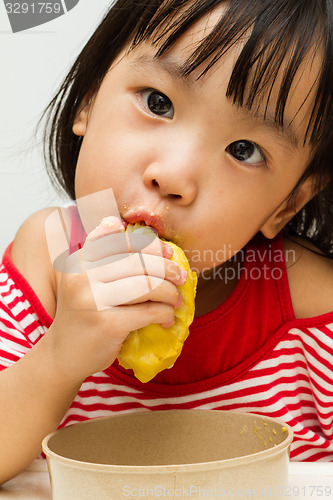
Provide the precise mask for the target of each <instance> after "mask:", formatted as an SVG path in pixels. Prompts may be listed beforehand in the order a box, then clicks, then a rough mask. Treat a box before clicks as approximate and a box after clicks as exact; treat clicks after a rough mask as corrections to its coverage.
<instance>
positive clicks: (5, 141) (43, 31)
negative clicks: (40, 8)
mask: <svg viewBox="0 0 333 500" xmlns="http://www.w3.org/2000/svg"><path fill="white" fill-rule="evenodd" d="M110 4H111V0H80V2H79V3H78V5H76V7H74V8H73V9H72V10H71V11H69V12H68V13H67V14H65V15H64V16H61V17H59V18H58V19H55V20H53V21H50V22H49V23H46V24H44V25H42V26H37V27H36V28H31V29H30V30H26V31H22V32H19V33H14V34H13V33H12V31H11V28H10V24H9V21H8V18H7V13H6V11H5V7H4V3H3V2H2V1H0V260H1V256H2V254H3V252H4V250H5V248H6V246H7V245H8V244H9V243H10V242H11V241H12V239H13V238H14V236H15V233H16V231H17V230H18V228H19V227H20V225H21V224H22V222H23V221H24V220H25V219H26V218H27V217H28V216H29V215H30V214H32V213H33V212H35V211H37V210H38V209H40V208H43V207H46V206H52V205H59V204H63V203H64V202H65V200H64V199H63V198H60V197H59V196H58V195H57V194H56V193H55V191H54V189H53V187H52V186H51V183H50V181H49V180H48V177H47V174H46V173H45V167H44V162H43V156H42V146H41V144H38V139H36V138H35V137H34V132H35V127H36V124H37V121H38V119H39V118H40V115H41V113H42V111H43V110H44V108H45V107H46V106H47V104H48V103H49V101H50V100H51V98H52V97H53V94H54V93H55V91H56V89H57V88H58V86H59V85H60V83H61V82H62V80H63V78H64V77H65V76H66V74H67V71H68V69H69V68H70V66H71V63H72V62H73V61H74V59H75V57H76V55H77V54H78V53H79V52H80V50H81V48H82V47H83V45H84V43H85V42H86V41H87V40H88V38H89V37H90V35H91V34H92V33H93V31H94V30H95V28H96V27H97V25H98V24H99V21H100V20H101V19H102V17H103V14H104V13H105V11H106V10H107V8H108V7H109V5H110ZM39 142H40V138H39Z"/></svg>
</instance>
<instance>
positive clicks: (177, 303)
mask: <svg viewBox="0 0 333 500" xmlns="http://www.w3.org/2000/svg"><path fill="white" fill-rule="evenodd" d="M182 303H183V297H182V295H181V294H178V298H177V302H176V309H178V307H180V306H181V305H182Z"/></svg>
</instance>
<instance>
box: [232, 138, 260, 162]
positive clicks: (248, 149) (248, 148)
mask: <svg viewBox="0 0 333 500" xmlns="http://www.w3.org/2000/svg"><path fill="white" fill-rule="evenodd" d="M226 151H227V152H228V153H229V154H230V155H231V156H233V157H234V158H235V159H236V160H238V161H241V162H243V163H247V164H248V165H259V166H260V165H262V164H263V163H264V164H266V157H265V155H264V153H263V152H262V150H261V148H260V147H259V146H258V145H257V144H255V143H254V142H251V141H245V140H241V141H235V142H233V143H232V144H229V146H228V147H227V149H226Z"/></svg>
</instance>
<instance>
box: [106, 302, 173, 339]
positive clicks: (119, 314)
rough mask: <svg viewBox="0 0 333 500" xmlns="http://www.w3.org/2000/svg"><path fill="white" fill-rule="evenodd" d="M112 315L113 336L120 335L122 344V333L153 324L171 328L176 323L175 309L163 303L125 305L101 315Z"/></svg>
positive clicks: (110, 309)
mask: <svg viewBox="0 0 333 500" xmlns="http://www.w3.org/2000/svg"><path fill="white" fill-rule="evenodd" d="M108 313H112V329H110V331H112V334H113V336H114V334H115V332H119V333H120V336H121V338H120V341H121V343H122V342H123V341H124V338H123V335H122V334H121V332H124V331H126V332H132V331H134V330H137V329H138V328H144V327H145V326H148V325H151V324H152V323H158V324H160V325H162V326H163V327H164V328H169V327H170V326H172V325H173V324H174V322H175V311H174V308H173V307H172V306H170V305H168V304H162V303H161V302H143V303H141V304H134V305H124V306H118V307H115V308H109V309H107V310H105V311H103V312H102V313H101V314H108Z"/></svg>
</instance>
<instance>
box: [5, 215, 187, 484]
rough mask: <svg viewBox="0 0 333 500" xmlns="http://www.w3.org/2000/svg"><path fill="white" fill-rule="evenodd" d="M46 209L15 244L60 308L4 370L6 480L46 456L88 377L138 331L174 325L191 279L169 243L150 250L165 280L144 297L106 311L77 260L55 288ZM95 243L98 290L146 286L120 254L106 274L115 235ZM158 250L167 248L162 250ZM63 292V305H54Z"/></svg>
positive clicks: (44, 297)
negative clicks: (50, 438) (44, 449)
mask: <svg viewBox="0 0 333 500" xmlns="http://www.w3.org/2000/svg"><path fill="white" fill-rule="evenodd" d="M46 215H47V214H46ZM46 215H43V216H41V215H40V214H39V215H36V217H33V218H32V220H31V219H30V220H29V221H27V223H25V224H24V225H23V227H22V229H21V230H20V231H19V233H18V235H17V237H16V239H15V242H14V245H13V252H12V258H13V262H14V264H15V265H16V266H17V267H18V269H19V271H20V272H21V273H22V274H23V276H24V277H25V278H26V279H27V280H28V281H29V283H30V284H31V285H32V288H33V289H34V290H35V292H36V293H37V295H38V296H39V298H40V300H41V302H42V304H43V305H44V307H45V308H46V310H47V312H49V314H51V313H52V309H55V314H54V320H53V323H52V325H51V327H50V328H49V330H48V331H47V332H46V333H45V334H44V336H43V337H42V339H41V340H40V341H39V342H38V343H37V344H36V345H35V346H33V347H32V348H31V349H30V351H29V352H28V353H27V354H26V355H25V356H24V357H23V358H21V359H20V360H19V361H18V362H16V363H15V364H14V365H12V366H10V367H9V368H6V369H5V370H3V371H2V372H1V373H0V405H1V406H0V407H1V412H0V443H1V446H0V484H1V483H3V482H5V481H7V480H8V479H10V478H11V477H13V476H15V475H16V474H17V473H19V472H20V471H21V470H23V469H24V468H25V467H26V466H27V465H28V464H29V463H30V462H31V461H32V460H33V459H34V458H35V457H36V456H38V454H39V453H40V451H41V442H42V440H43V438H44V437H45V436H46V435H47V434H49V433H50V432H52V431H54V430H56V429H57V427H58V425H59V423H60V422H61V420H62V418H63V417H64V415H65V413H66V411H67V410H68V408H69V407H70V405H71V403H72V401H73V400H74V398H75V396H76V394H77V392H78V391H79V388H80V386H81V384H82V383H83V381H84V380H85V379H86V378H87V377H88V376H90V375H91V374H93V373H96V372H100V371H103V370H104V369H106V368H107V367H108V366H109V365H111V364H112V363H113V361H114V360H115V358H116V357H117V354H118V352H119V350H120V348H121V345H122V343H123V341H124V340H125V338H126V337H127V335H128V333H129V332H130V331H132V330H135V329H137V328H141V327H143V326H146V325H148V324H150V323H161V324H163V325H164V326H166V327H168V326H171V325H172V324H173V322H174V308H175V307H178V306H179V305H180V303H179V298H180V294H179V292H178V289H177V286H179V285H180V284H183V282H182V283H181V282H180V279H183V278H180V273H179V267H178V265H177V264H175V263H174V262H172V261H170V260H169V259H166V258H165V256H166V255H167V250H166V245H165V244H164V243H163V244H162V246H161V245H160V246H159V247H158V246H157V247H156V249H154V248H153V249H150V250H149V251H150V254H149V255H146V254H145V260H146V258H147V267H148V268H149V269H152V276H153V278H152V279H158V280H159V282H160V285H159V286H158V287H155V288H154V287H153V289H151V290H150V291H149V293H146V294H145V295H144V294H143V295H141V296H140V297H139V298H138V299H137V300H132V301H130V302H128V303H125V304H120V305H118V306H114V305H112V306H110V307H107V308H106V309H105V310H101V311H98V310H97V309H96V304H95V299H94V296H93V293H92V287H91V281H90V282H89V280H88V277H87V274H85V273H77V272H76V273H71V267H70V265H71V263H70V265H69V267H68V269H67V272H66V273H64V274H62V276H61V281H60V283H59V288H55V283H56V282H57V280H56V278H55V274H54V271H53V270H52V266H51V265H50V263H49V260H48V254H47V246H46V243H45V236H44V231H43V230H44V225H43V224H41V219H43V217H44V219H45V217H46ZM89 245H90V246H89V252H87V254H88V260H89V262H90V263H91V262H93V263H94V264H96V266H93V273H95V270H96V273H95V276H94V287H96V288H95V291H96V290H97V291H98V293H99V294H100V296H101V297H102V298H103V301H105V303H106V305H107V304H108V303H109V302H110V304H111V303H112V301H113V300H114V297H117V296H118V295H119V290H120V289H121V287H122V285H123V284H125V286H124V287H123V288H124V290H125V291H126V290H132V289H133V288H136V289H138V290H139V289H140V286H141V284H142V283H145V284H146V283H147V281H146V280H147V276H146V275H142V276H140V275H138V273H137V269H136V268H134V269H131V268H130V267H129V266H128V262H126V260H125V259H116V265H115V266H114V265H113V264H111V265H110V266H107V267H106V268H103V272H100V270H101V267H100V265H99V259H102V260H103V259H104V258H105V255H104V253H105V249H106V250H107V252H109V251H110V252H111V253H112V251H113V248H114V247H113V245H112V244H111V245H110V242H109V241H108V244H107V245H106V246H105V245H103V241H101V240H99V241H97V242H90V243H89ZM84 248H85V247H84ZM158 248H162V249H164V250H163V251H162V253H161V251H158ZM36 249H37V250H36ZM123 252H124V249H122V248H118V249H117V251H116V257H117V253H123ZM114 253H115V252H114ZM82 255H83V254H82V253H80V255H79V260H78V259H76V264H77V262H79V261H80V260H81V259H82ZM74 257H75V256H74ZM169 257H170V255H169ZM74 261H75V258H74ZM103 262H104V260H103ZM157 262H163V266H165V273H164V274H163V276H162V280H160V278H159V277H158V276H157V275H156V273H157V274H158V272H160V271H159V270H160V269H161V266H156V263H157ZM72 264H73V262H72ZM76 264H75V262H74V267H75V265H76ZM163 266H162V267H163ZM36 270H38V272H36ZM154 273H155V275H154ZM119 286H120V288H119ZM55 290H56V304H55V303H54V304H53V303H52V297H53V296H54V292H55ZM139 295H140V294H139ZM0 326H1V325H0ZM0 332H1V328H0ZM0 335H1V333H0Z"/></svg>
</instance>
